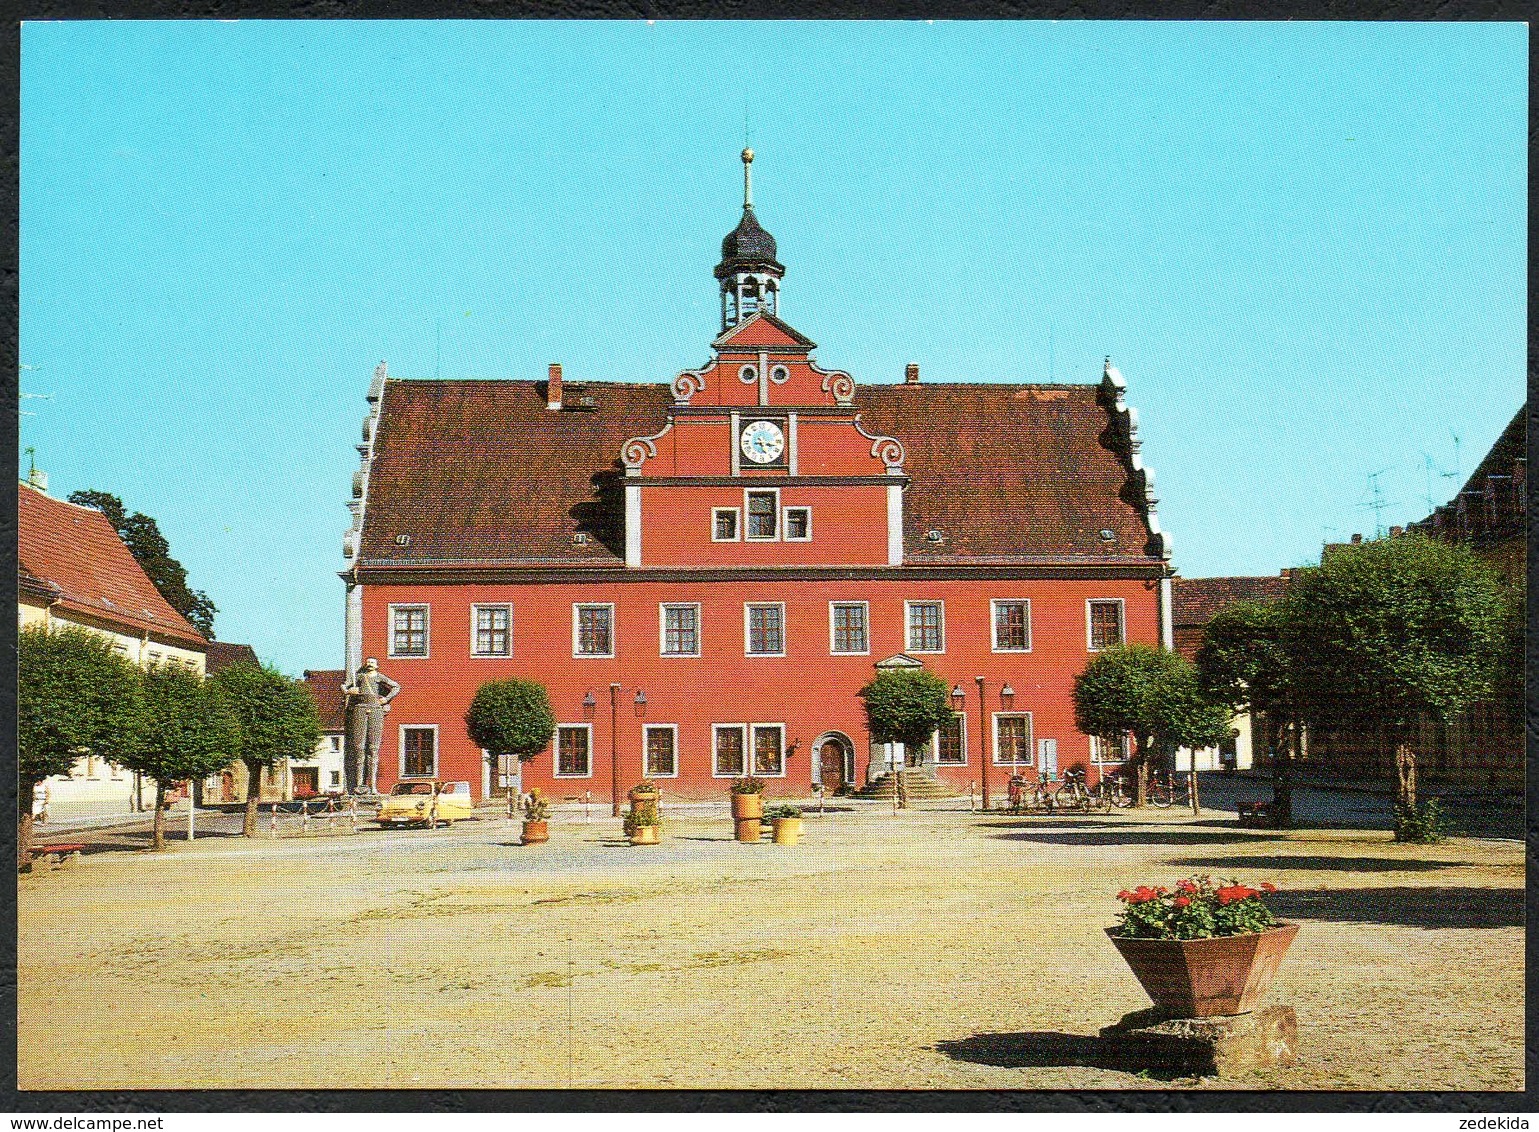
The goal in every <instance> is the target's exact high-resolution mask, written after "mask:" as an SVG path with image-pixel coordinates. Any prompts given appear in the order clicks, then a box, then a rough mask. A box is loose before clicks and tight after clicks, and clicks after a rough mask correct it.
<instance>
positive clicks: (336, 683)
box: [289, 668, 347, 798]
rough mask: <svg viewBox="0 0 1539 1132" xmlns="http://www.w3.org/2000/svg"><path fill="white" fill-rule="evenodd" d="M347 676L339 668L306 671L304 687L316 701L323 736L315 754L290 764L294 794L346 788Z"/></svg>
mask: <svg viewBox="0 0 1539 1132" xmlns="http://www.w3.org/2000/svg"><path fill="white" fill-rule="evenodd" d="M346 678H347V674H346V673H345V672H343V671H342V670H341V669H340V668H334V669H333V668H327V669H321V670H319V671H311V670H309V669H306V671H305V691H307V692H309V693H310V697H311V698H312V699H313V700H314V701H315V711H316V714H317V715H319V716H320V718H321V737H320V740H319V741H318V742H317V743H316V745H315V758H313V759H311V760H309V761H308V762H305V763H295V764H294V765H293V766H292V767H290V770H289V774H290V778H291V782H292V791H293V796H294V797H295V798H308V797H311V796H313V795H316V794H340V793H341V792H342V791H343V790H344V789H345V783H346V777H345V775H344V773H343V750H342V743H343V732H344V730H345V729H346V726H347V723H346V720H347V709H346V704H345V702H344V699H343V696H342V684H343V682H344V681H345V680H346Z"/></svg>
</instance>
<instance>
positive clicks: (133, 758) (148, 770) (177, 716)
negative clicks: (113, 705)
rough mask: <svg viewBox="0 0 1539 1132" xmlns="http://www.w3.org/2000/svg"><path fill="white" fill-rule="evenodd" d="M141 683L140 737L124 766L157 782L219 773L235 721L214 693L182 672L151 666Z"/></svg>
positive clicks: (232, 741) (231, 744)
mask: <svg viewBox="0 0 1539 1132" xmlns="http://www.w3.org/2000/svg"><path fill="white" fill-rule="evenodd" d="M142 680H143V707H142V709H141V711H140V713H139V736H138V740H137V742H136V743H135V744H134V746H133V750H132V751H131V752H129V753H128V754H126V755H125V756H124V757H123V759H122V760H121V761H122V763H123V765H124V766H127V767H128V768H129V769H130V770H137V771H139V772H140V773H142V774H144V775H147V776H148V777H150V778H153V779H156V780H158V781H160V782H162V783H171V782H176V781H178V780H180V779H184V778H189V779H199V778H203V777H204V776H206V775H210V774H213V773H215V772H216V771H219V770H221V769H223V768H224V767H225V766H226V765H227V764H228V763H229V761H230V751H231V750H232V749H233V747H234V745H235V742H236V731H235V721H234V720H233V719H232V718H231V717H230V713H229V711H228V709H227V708H226V707H225V705H224V704H223V703H222V702H221V700H220V698H219V697H218V696H217V695H216V694H215V693H214V689H213V688H212V687H211V686H210V685H209V684H207V683H205V682H204V680H203V679H202V678H201V677H199V676H196V675H194V674H193V673H191V672H188V671H186V670H185V669H181V668H152V669H150V670H149V671H147V672H145V673H144V675H143V677H142Z"/></svg>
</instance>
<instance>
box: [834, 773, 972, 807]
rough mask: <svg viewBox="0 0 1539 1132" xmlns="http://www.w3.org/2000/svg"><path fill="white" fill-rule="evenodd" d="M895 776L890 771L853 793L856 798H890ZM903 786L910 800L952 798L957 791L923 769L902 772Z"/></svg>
mask: <svg viewBox="0 0 1539 1132" xmlns="http://www.w3.org/2000/svg"><path fill="white" fill-rule="evenodd" d="M897 786H898V780H897V776H896V775H894V774H892V773H891V772H889V773H887V774H884V775H882V776H881V777H880V778H878V779H876V780H874V781H872V782H868V783H866V785H865V786H863V787H861V789H860V790H858V791H857V792H856V794H855V796H856V797H857V798H867V799H871V798H881V799H886V800H890V799H891V798H892V795H893V792H894V791H895V790H896V789H897ZM903 788H904V791H905V792H906V793H907V795H908V800H909V801H910V802H929V801H938V800H940V799H943V798H954V797H956V796H957V792H956V791H955V790H953V789H952V788H950V787H948V786H944V785H942V784H941V783H939V782H937V781H935V779H933V778H931V777H930V776H929V775H927V774H925V773H924V772H923V771H917V770H909V771H904V773H903Z"/></svg>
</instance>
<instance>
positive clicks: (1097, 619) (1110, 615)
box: [1085, 597, 1122, 652]
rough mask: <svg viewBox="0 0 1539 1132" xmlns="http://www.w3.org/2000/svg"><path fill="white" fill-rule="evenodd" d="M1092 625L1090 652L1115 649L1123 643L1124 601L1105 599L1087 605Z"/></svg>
mask: <svg viewBox="0 0 1539 1132" xmlns="http://www.w3.org/2000/svg"><path fill="white" fill-rule="evenodd" d="M1085 610H1086V613H1085V615H1086V617H1087V618H1088V620H1089V623H1090V651H1091V652H1099V651H1100V650H1101V649H1109V648H1115V647H1116V646H1117V645H1120V644H1121V643H1122V599H1121V598H1120V597H1117V598H1105V599H1099V600H1092V601H1088V602H1086V603H1085Z"/></svg>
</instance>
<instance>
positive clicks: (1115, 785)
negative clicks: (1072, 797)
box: [1090, 775, 1133, 814]
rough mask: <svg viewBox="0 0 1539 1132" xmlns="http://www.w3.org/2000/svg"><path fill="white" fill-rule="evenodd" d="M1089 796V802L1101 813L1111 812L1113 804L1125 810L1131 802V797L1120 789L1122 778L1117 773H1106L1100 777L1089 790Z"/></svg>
mask: <svg viewBox="0 0 1539 1132" xmlns="http://www.w3.org/2000/svg"><path fill="white" fill-rule="evenodd" d="M1090 797H1091V804H1092V805H1094V806H1095V808H1096V809H1098V810H1100V811H1101V812H1102V813H1103V814H1109V813H1111V810H1112V807H1113V806H1115V807H1116V808H1117V809H1119V810H1125V809H1127V808H1128V807H1129V806H1131V805H1132V804H1133V799H1132V798H1129V797H1128V795H1127V792H1126V791H1125V790H1123V789H1122V779H1121V777H1120V776H1118V775H1108V776H1107V777H1105V778H1103V779H1101V781H1100V782H1098V783H1096V786H1095V789H1094V790H1092V791H1091V792H1090Z"/></svg>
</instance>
